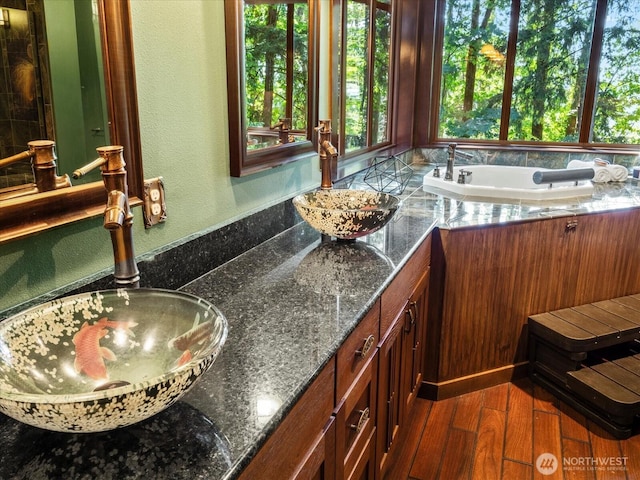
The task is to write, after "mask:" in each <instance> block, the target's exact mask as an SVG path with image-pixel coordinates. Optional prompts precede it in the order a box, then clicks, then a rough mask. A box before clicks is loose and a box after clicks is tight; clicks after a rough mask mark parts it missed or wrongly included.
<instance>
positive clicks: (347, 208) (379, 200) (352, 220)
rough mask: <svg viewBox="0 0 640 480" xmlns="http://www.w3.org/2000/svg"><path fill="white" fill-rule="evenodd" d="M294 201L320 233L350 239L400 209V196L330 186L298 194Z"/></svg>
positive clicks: (381, 223)
mask: <svg viewBox="0 0 640 480" xmlns="http://www.w3.org/2000/svg"><path fill="white" fill-rule="evenodd" d="M293 204H294V206H295V207H296V209H297V210H298V213H300V216H301V217H302V218H303V219H304V220H305V221H306V222H307V223H308V224H309V225H311V226H312V227H313V228H315V229H316V230H317V231H319V232H320V233H323V234H325V235H329V236H331V237H336V238H338V239H345V240H349V239H355V238H358V237H362V236H364V235H368V234H370V233H373V232H375V231H377V230H379V229H380V228H382V227H384V226H385V225H386V224H387V222H388V221H389V220H391V217H392V216H393V214H394V213H395V212H396V210H397V209H398V206H399V205H400V199H399V198H398V197H395V196H393V195H389V194H388V193H381V192H375V191H370V190H355V189H330V190H318V191H315V192H309V193H305V194H302V195H298V196H297V197H295V198H294V199H293Z"/></svg>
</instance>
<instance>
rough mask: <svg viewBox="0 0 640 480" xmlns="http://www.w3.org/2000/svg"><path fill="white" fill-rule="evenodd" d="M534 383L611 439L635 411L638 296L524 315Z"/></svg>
mask: <svg viewBox="0 0 640 480" xmlns="http://www.w3.org/2000/svg"><path fill="white" fill-rule="evenodd" d="M529 360H530V375H531V377H532V379H533V380H534V381H536V382H537V383H539V384H541V385H542V386H544V387H545V388H547V389H548V390H550V391H552V392H553V393H554V394H555V395H557V396H558V397H559V398H560V399H562V400H563V401H565V402H567V403H568V404H569V405H571V406H572V407H574V408H575V409H576V410H578V411H579V412H581V413H582V414H584V415H585V416H587V417H588V418H590V419H591V420H593V421H594V422H596V423H598V424H599V425H600V426H602V427H603V428H605V429H606V430H607V431H609V432H611V433H612V434H613V435H615V436H616V437H617V438H627V437H629V436H631V435H632V434H633V433H634V430H635V429H636V427H638V423H639V422H638V420H639V418H640V417H639V415H640V294H638V295H629V296H626V297H620V298H614V299H613V300H605V301H602V302H595V303H590V304H586V305H580V306H577V307H572V308H565V309H561V310H556V311H553V312H547V313H541V314H538V315H532V316H531V317H529Z"/></svg>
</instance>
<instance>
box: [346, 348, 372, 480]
mask: <svg viewBox="0 0 640 480" xmlns="http://www.w3.org/2000/svg"><path fill="white" fill-rule="evenodd" d="M375 350H376V349H375V347H374V351H375ZM377 380H378V357H377V356H376V355H375V352H374V355H373V356H372V357H371V358H370V360H369V361H368V362H367V364H366V365H365V367H364V368H363V369H362V372H361V373H360V375H359V376H358V378H357V379H356V380H355V381H354V382H353V384H352V385H351V388H349V390H348V391H347V393H346V395H345V397H344V398H343V399H341V401H340V403H339V405H338V407H337V408H336V464H337V473H336V478H337V480H343V479H347V478H352V477H353V476H354V475H356V474H357V475H356V478H360V475H361V474H362V472H365V471H367V468H366V467H365V464H367V463H370V465H369V467H368V471H369V472H373V469H372V468H370V467H373V466H374V462H373V461H371V462H369V460H368V459H369V458H371V459H372V458H374V457H375V456H374V457H371V455H370V454H369V451H370V449H371V439H372V437H373V434H374V433H375V429H376V427H375V422H376V412H377V410H376V401H377V396H376V395H377ZM374 443H375V442H374ZM364 478H367V479H370V480H373V478H374V477H373V476H365V477H364Z"/></svg>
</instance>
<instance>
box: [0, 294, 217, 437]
mask: <svg viewBox="0 0 640 480" xmlns="http://www.w3.org/2000/svg"><path fill="white" fill-rule="evenodd" d="M226 337H227V321H226V319H225V318H224V316H223V315H222V314H221V313H220V311H219V310H217V309H216V308H215V307H214V306H213V305H211V304H210V303H208V302H206V301H204V300H202V299H200V298H197V297H194V296H192V295H189V294H185V293H181V292H176V291H170V290H155V289H118V290H104V291H99V292H92V293H86V294H80V295H73V296H69V297H65V298H63V299H60V300H54V301H51V302H48V303H45V304H42V305H39V306H37V307H33V308H31V309H28V310H26V311H24V312H22V313H19V314H17V315H15V316H13V317H11V318H9V319H7V320H5V321H3V322H1V323H0V412H2V413H4V414H6V415H9V416H10V417H13V418H15V419H16V420H18V421H21V422H23V423H27V424H29V425H33V426H36V427H40V428H44V429H48V430H54V431H61V432H98V431H105V430H112V429H115V428H118V427H122V426H125V425H130V424H132V423H136V422H138V421H140V420H143V419H145V418H148V417H151V416H152V415H155V414H156V413H158V412H160V411H162V410H164V409H165V408H167V407H168V406H170V405H172V404H173V403H175V402H176V401H177V400H178V399H179V398H180V397H181V396H182V395H184V393H186V392H187V391H188V390H189V389H190V388H191V386H192V385H193V384H194V382H195V381H196V380H198V379H199V378H200V377H201V375H202V374H203V373H204V372H206V371H207V370H208V369H209V367H210V366H211V365H212V364H213V362H214V361H215V359H216V357H217V355H218V353H219V352H220V350H221V348H222V346H223V344H224V342H225V340H226Z"/></svg>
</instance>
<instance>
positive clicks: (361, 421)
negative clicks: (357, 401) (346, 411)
mask: <svg viewBox="0 0 640 480" xmlns="http://www.w3.org/2000/svg"><path fill="white" fill-rule="evenodd" d="M358 412H359V413H360V417H358V423H355V424H353V423H352V424H351V425H349V427H350V428H351V429H352V430H355V432H356V433H360V432H361V431H362V429H363V428H364V425H365V424H366V423H367V420H369V407H366V408H365V409H364V410H359V411H358Z"/></svg>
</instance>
